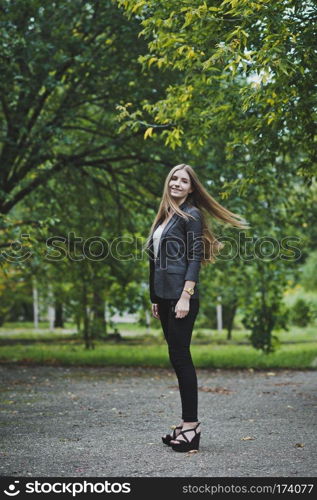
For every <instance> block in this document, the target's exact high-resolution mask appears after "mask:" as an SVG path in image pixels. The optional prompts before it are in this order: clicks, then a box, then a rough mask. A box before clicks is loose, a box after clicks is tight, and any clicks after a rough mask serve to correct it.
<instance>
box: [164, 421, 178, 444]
mask: <svg viewBox="0 0 317 500" xmlns="http://www.w3.org/2000/svg"><path fill="white" fill-rule="evenodd" d="M182 428H183V426H182V425H178V426H176V427H175V428H174V429H173V434H172V436H171V435H170V434H166V436H162V441H163V443H164V444H167V446H171V441H172V439H176V437H177V436H178V434H176V429H182Z"/></svg>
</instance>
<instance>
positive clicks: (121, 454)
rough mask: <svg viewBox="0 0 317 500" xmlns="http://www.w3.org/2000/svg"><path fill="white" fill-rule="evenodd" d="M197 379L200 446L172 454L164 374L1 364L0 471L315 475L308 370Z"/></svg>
mask: <svg viewBox="0 0 317 500" xmlns="http://www.w3.org/2000/svg"><path fill="white" fill-rule="evenodd" d="M197 375H198V386H199V420H200V422H201V442H200V450H199V452H198V453H176V452H174V451H173V450H172V449H171V448H170V447H168V446H166V445H163V443H162V441H161V435H163V434H165V433H166V432H169V431H170V430H171V426H172V425H173V424H177V423H178V421H179V419H180V416H181V413H180V397H179V392H178V385H177V380H176V377H175V375H174V372H173V370H172V369H158V368H123V367H98V368H95V367H60V366H28V365H15V364H2V365H0V380H1V387H0V389H1V391H0V395H1V405H0V409H1V420H0V432H1V449H0V475H1V476H29V477H32V476H34V477H35V476H42V477H63V476H78V477H88V476H89V477H113V476H120V477H122V476H123V477H249V476H254V477H308V476H309V477H315V476H316V470H317V467H316V465H317V460H316V450H317V446H316V444H317V443H316V441H317V438H316V420H317V419H316V409H317V393H316V371H313V370H311V371H309V370H307V371H299V370H294V371H292V370H276V371H275V370H271V371H253V370H202V369H199V370H197Z"/></svg>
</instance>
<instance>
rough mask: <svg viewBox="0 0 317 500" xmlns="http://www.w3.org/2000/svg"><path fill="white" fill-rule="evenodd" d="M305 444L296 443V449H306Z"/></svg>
mask: <svg viewBox="0 0 317 500" xmlns="http://www.w3.org/2000/svg"><path fill="white" fill-rule="evenodd" d="M304 446H305V445H304V443H296V444H295V448H304Z"/></svg>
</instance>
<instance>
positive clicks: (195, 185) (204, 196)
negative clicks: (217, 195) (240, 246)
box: [144, 163, 250, 264]
mask: <svg viewBox="0 0 317 500" xmlns="http://www.w3.org/2000/svg"><path fill="white" fill-rule="evenodd" d="M181 169H184V170H186V172H187V173H188V175H189V177H190V181H191V188H192V189H193V191H192V192H191V193H189V194H188V196H187V198H186V202H188V203H189V204H190V205H192V206H195V207H197V208H198V209H199V210H200V211H201V215H202V226H203V231H202V241H203V248H204V255H203V259H202V261H201V263H202V264H207V263H210V262H215V260H216V255H217V254H218V253H219V251H220V250H221V249H222V248H223V247H224V244H223V243H221V242H220V241H218V240H217V239H216V237H215V236H214V234H213V231H212V229H211V228H210V227H209V224H208V223H207V220H206V215H207V214H210V215H211V216H213V217H215V218H216V219H218V220H219V221H221V222H223V223H227V224H229V225H230V226H234V227H237V228H239V229H249V228H250V226H249V224H248V223H247V222H246V220H245V219H244V218H243V217H241V216H240V215H237V214H234V213H233V212H231V211H230V210H228V209H227V208H225V207H223V206H222V205H220V203H218V202H217V201H216V200H215V199H214V198H213V197H212V196H211V195H210V194H209V193H208V192H207V190H206V189H205V188H204V186H203V185H202V183H201V182H200V181H199V179H198V177H197V174H196V173H195V171H194V169H193V168H192V167H191V166H190V165H186V164H185V163H181V164H180V165H176V166H175V167H173V168H172V169H171V170H170V172H169V174H168V175H167V177H166V179H165V184H164V189H163V196H162V200H161V203H160V206H159V209H158V212H157V214H156V216H155V218H154V221H153V223H152V226H151V229H150V232H149V235H148V238H147V240H146V242H145V246H144V249H147V248H148V247H149V243H150V240H151V237H152V232H153V230H154V228H155V226H156V224H157V223H158V222H159V220H164V219H165V218H167V217H168V216H169V215H170V214H171V212H172V213H177V214H178V215H179V216H181V217H183V218H184V219H186V220H188V217H193V216H192V215H191V214H188V213H186V212H184V211H183V210H181V209H180V208H179V207H178V205H177V203H175V201H174V199H173V198H172V196H171V195H170V189H169V183H170V181H171V178H172V176H173V175H174V173H175V172H176V171H177V170H181Z"/></svg>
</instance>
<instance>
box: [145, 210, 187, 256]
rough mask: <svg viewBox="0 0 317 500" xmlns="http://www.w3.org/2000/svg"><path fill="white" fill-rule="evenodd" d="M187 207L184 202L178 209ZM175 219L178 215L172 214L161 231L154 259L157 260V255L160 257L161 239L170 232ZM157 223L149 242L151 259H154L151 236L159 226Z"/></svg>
mask: <svg viewBox="0 0 317 500" xmlns="http://www.w3.org/2000/svg"><path fill="white" fill-rule="evenodd" d="M186 205H187V203H186V201H184V202H183V203H182V204H181V205H180V208H181V209H182V210H183V208H184V207H185V206H186ZM177 217H178V214H174V215H172V217H171V218H170V220H169V221H168V223H167V224H166V225H165V227H164V229H163V231H162V234H161V238H160V242H159V247H158V250H157V257H156V258H159V255H160V251H161V245H162V241H163V238H165V236H166V233H168V231H170V230H171V229H172V227H173V225H174V224H175V222H176V221H177ZM159 225H160V224H159V222H158V223H157V224H156V226H155V228H154V230H153V233H152V237H151V241H150V245H149V246H150V249H151V252H152V253H153V257H154V251H153V234H154V231H156V229H157V228H158V226H159Z"/></svg>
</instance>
